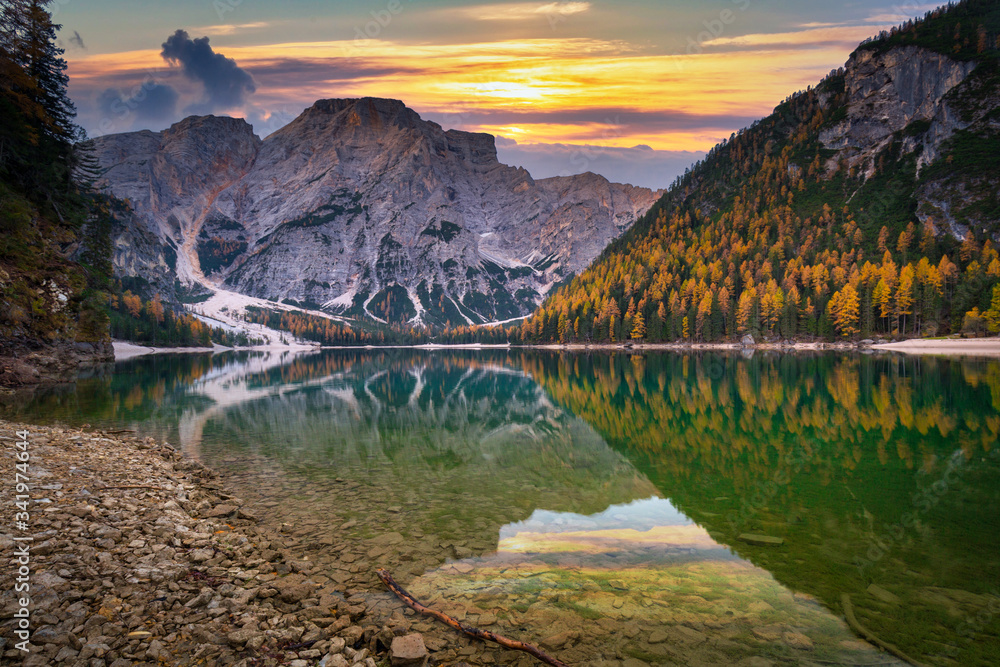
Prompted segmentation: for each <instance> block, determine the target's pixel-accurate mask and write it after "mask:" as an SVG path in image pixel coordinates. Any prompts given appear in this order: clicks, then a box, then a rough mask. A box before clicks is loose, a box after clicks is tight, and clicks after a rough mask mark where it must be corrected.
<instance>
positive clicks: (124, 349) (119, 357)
mask: <svg viewBox="0 0 1000 667" xmlns="http://www.w3.org/2000/svg"><path fill="white" fill-rule="evenodd" d="M112 346H113V347H114V354H115V361H116V362H117V361H125V360H126V359H134V358H135V357H144V356H147V355H151V354H218V353H220V352H232V351H242V350H264V351H278V352H281V351H301V350H316V349H319V348H318V347H317V346H314V345H253V346H250V347H226V346H225V345H218V344H213V345H212V347H155V346H151V345H140V344H138V343H131V342H129V341H124V340H115V341H112Z"/></svg>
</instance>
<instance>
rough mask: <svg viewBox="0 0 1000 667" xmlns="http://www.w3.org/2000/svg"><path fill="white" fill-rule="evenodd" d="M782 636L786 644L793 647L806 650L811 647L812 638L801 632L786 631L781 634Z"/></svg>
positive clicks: (809, 649)
mask: <svg viewBox="0 0 1000 667" xmlns="http://www.w3.org/2000/svg"><path fill="white" fill-rule="evenodd" d="M782 638H783V639H784V640H785V643H786V644H788V645H789V646H790V647H792V648H794V649H799V650H806V651H811V650H812V649H813V642H812V640H811V639H809V638H808V637H806V636H805V635H804V634H802V633H801V632H786V633H784V635H782Z"/></svg>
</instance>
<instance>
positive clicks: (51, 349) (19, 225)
mask: <svg viewBox="0 0 1000 667" xmlns="http://www.w3.org/2000/svg"><path fill="white" fill-rule="evenodd" d="M0 8H2V13H0V118H2V122H0V382H2V383H8V382H9V383H19V382H24V381H31V380H35V379H57V378H60V377H61V376H63V375H64V374H65V373H66V372H68V371H69V370H71V369H72V370H75V368H76V365H77V363H78V362H79V361H80V360H83V359H90V360H100V359H107V358H109V355H110V353H111V351H110V344H109V339H108V333H107V330H108V318H107V314H106V313H105V311H104V297H103V294H104V291H105V290H106V288H107V281H108V279H109V276H110V271H111V266H110V261H109V258H110V250H109V248H108V247H107V244H108V243H109V242H110V240H109V236H108V234H107V230H108V229H109V225H110V222H109V219H110V218H109V216H110V201H108V200H107V199H105V198H102V197H99V196H97V195H95V194H93V193H91V192H90V191H89V189H88V188H87V186H86V183H87V181H88V175H89V165H88V160H87V158H86V151H85V150H83V149H82V148H81V146H80V145H78V141H79V140H80V139H81V138H82V132H81V131H80V129H79V128H78V127H77V126H76V125H75V124H74V122H73V118H74V115H75V110H74V108H73V104H72V102H71V101H70V100H69V98H68V97H67V96H66V83H67V76H66V73H65V69H66V63H65V61H64V60H63V59H62V49H60V48H58V47H57V46H56V45H55V32H56V29H57V28H58V26H56V25H53V23H52V20H51V16H50V15H49V13H48V12H47V11H46V10H45V3H40V2H16V1H4V2H3V3H2V5H0Z"/></svg>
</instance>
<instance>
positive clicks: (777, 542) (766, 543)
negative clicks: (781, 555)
mask: <svg viewBox="0 0 1000 667" xmlns="http://www.w3.org/2000/svg"><path fill="white" fill-rule="evenodd" d="M736 539H738V540H739V541H741V542H746V543H747V544H753V545H755V546H761V547H780V546H781V545H782V544H784V543H785V540H784V539H783V538H781V537H773V536H771V535H757V534H755V533H740V535H739V536H738V537H737V538H736Z"/></svg>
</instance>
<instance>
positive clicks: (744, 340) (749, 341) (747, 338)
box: [740, 334, 757, 347]
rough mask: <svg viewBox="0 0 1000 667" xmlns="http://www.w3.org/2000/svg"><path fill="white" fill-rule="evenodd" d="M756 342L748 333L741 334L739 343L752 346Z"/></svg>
mask: <svg viewBox="0 0 1000 667" xmlns="http://www.w3.org/2000/svg"><path fill="white" fill-rule="evenodd" d="M756 344H757V343H756V342H755V341H754V339H753V336H751V335H750V334H743V337H742V338H740V345H742V346H744V347H753V346H754V345H756Z"/></svg>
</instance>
